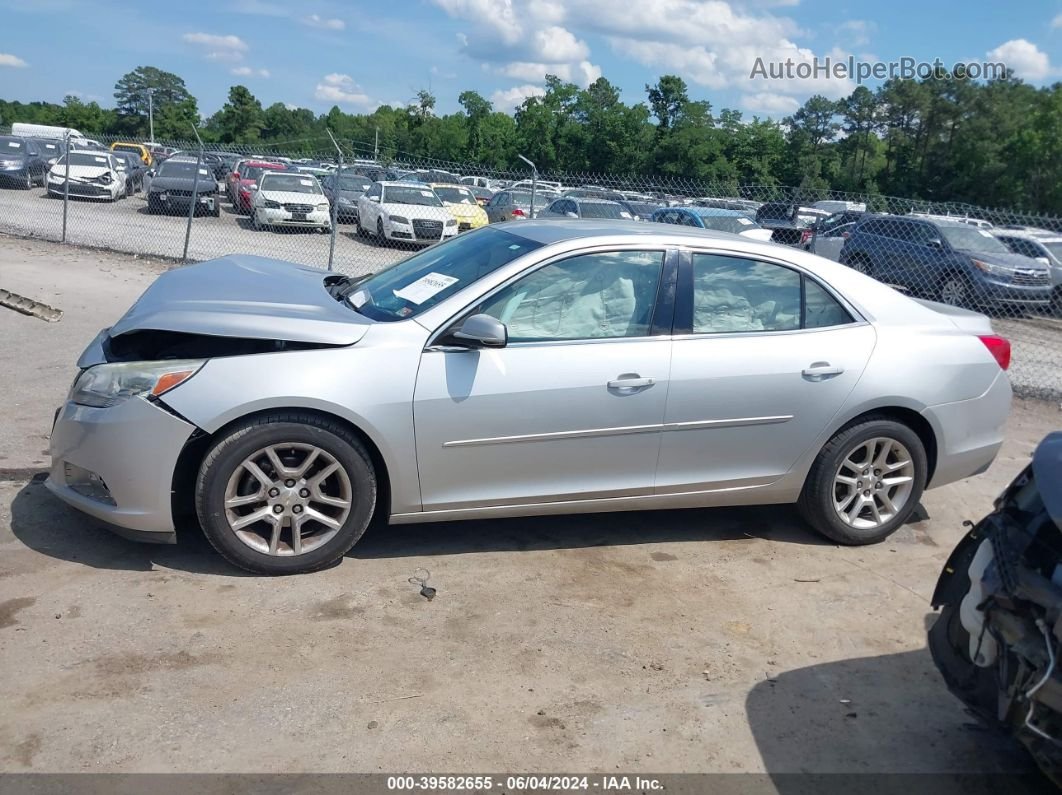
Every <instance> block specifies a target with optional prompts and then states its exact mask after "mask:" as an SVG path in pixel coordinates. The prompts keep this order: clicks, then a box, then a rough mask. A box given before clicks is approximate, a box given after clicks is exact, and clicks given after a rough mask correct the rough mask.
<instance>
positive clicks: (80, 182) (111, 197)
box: [48, 150, 126, 202]
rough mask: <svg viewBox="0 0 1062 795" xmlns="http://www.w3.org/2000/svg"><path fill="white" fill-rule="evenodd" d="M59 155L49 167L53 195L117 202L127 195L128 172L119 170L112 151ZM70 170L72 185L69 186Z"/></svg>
mask: <svg viewBox="0 0 1062 795" xmlns="http://www.w3.org/2000/svg"><path fill="white" fill-rule="evenodd" d="M69 158H70V165H69V172H68V167H67V162H66V160H67V156H66V155H64V156H63V157H60V158H59V159H58V160H57V161H56V162H55V165H54V166H52V167H51V169H49V170H48V193H49V194H50V195H52V196H62V195H63V194H64V193H69V194H70V195H71V196H80V197H82V198H86V199H106V200H107V201H112V202H113V201H116V200H117V199H123V198H125V195H126V193H125V174H124V173H120V172H119V170H118V160H117V158H116V157H115V156H114V155H112V154H111V153H110V152H105V151H103V152H97V151H78V150H74V151H72V152H71V153H70V155H69ZM68 173H69V176H70V179H69V182H70V184H69V186H66V184H65V183H66V182H67V174H68Z"/></svg>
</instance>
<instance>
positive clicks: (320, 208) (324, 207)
mask: <svg viewBox="0 0 1062 795" xmlns="http://www.w3.org/2000/svg"><path fill="white" fill-rule="evenodd" d="M317 209H318V210H327V209H328V202H325V203H324V204H318V205H317Z"/></svg>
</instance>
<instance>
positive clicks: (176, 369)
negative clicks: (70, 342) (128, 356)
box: [68, 359, 206, 408]
mask: <svg viewBox="0 0 1062 795" xmlns="http://www.w3.org/2000/svg"><path fill="white" fill-rule="evenodd" d="M205 363H206V360H205V359H173V360H170V361H164V362H122V363H115V364H98V365H96V366H95V367H90V368H89V369H87V370H85V371H84V372H83V373H81V375H79V376H78V378H77V380H76V381H74V386H73V387H71V389H70V397H69V398H68V399H69V400H70V401H71V402H73V403H77V404H78V405H80V406H92V407H93V408H109V407H111V406H117V405H118V404H119V403H124V402H125V401H126V400H128V399H129V398H131V397H138V396H146V395H152V396H155V397H157V396H158V395H161V394H163V393H164V392H168V391H169V390H171V389H173V388H174V387H175V386H177V385H178V384H181V383H183V382H185V381H187V380H188V379H189V378H191V377H192V376H193V375H195V374H196V372H198V371H199V368H200V367H202V366H203V365H204V364H205Z"/></svg>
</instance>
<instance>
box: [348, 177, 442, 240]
mask: <svg viewBox="0 0 1062 795" xmlns="http://www.w3.org/2000/svg"><path fill="white" fill-rule="evenodd" d="M357 232H358V234H359V235H362V236H364V235H366V234H372V235H375V236H376V239H377V240H378V241H380V242H381V243H383V242H386V241H388V240H393V241H396V242H397V241H402V242H405V243H428V244H430V243H437V242H438V241H440V240H446V239H448V238H451V237H454V236H455V235H456V234H457V221H456V220H454V217H453V215H451V214H450V211H449V210H447V209H446V206H445V205H444V204H443V203H442V200H441V199H440V198H439V196H438V194H436V193H435V191H434V190H432V189H431V187H429V186H428V185H421V184H418V183H416V182H375V183H373V185H372V187H371V188H369V189H368V190H367V191H366V192H365V193H364V194H363V195H362V196H361V197H359V198H358V229H357Z"/></svg>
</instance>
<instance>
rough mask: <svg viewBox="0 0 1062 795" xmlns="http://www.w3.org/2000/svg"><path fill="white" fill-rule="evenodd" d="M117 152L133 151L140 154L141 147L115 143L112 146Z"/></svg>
mask: <svg viewBox="0 0 1062 795" xmlns="http://www.w3.org/2000/svg"><path fill="white" fill-rule="evenodd" d="M111 149H113V150H114V151H116V152H133V153H134V154H137V155H139V154H140V148H139V147H136V146H133V145H132V144H115V145H114V146H112V147H111Z"/></svg>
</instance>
